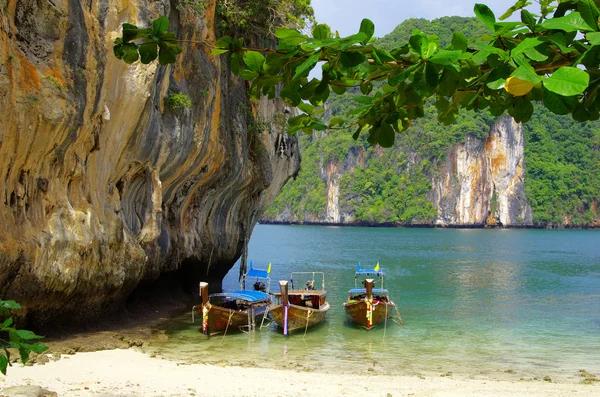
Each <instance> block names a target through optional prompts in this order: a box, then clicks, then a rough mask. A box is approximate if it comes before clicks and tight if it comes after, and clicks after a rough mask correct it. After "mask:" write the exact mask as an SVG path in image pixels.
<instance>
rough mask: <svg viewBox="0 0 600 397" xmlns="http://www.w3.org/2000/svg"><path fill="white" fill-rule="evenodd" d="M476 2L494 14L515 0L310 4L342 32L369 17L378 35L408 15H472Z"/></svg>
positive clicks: (330, 0)
mask: <svg viewBox="0 0 600 397" xmlns="http://www.w3.org/2000/svg"><path fill="white" fill-rule="evenodd" d="M476 2H481V3H484V4H486V5H487V6H488V7H490V8H491V9H492V10H493V11H494V13H495V14H496V17H498V16H500V15H502V14H503V13H504V11H506V10H507V9H508V8H510V7H511V6H512V5H513V4H515V2H516V0H487V1H486V0H477V1H466V0H454V1H453V0H421V1H419V0H412V1H407V0H400V1H394V0H312V5H313V7H314V9H315V14H316V17H317V21H319V22H322V23H327V24H328V25H329V26H331V28H332V29H333V30H334V31H335V30H338V31H339V32H340V35H342V36H347V35H350V34H353V33H356V32H358V29H359V27H360V21H361V20H362V19H363V18H369V19H370V20H372V21H373V22H374V23H375V35H376V36H377V37H381V36H384V35H386V34H388V33H389V32H391V31H392V30H393V29H394V28H395V27H396V26H398V25H399V24H400V23H402V21H404V20H405V19H408V18H426V19H435V18H440V17H443V16H453V15H458V16H463V17H470V16H475V14H474V13H473V6H474V5H475V3H476Z"/></svg>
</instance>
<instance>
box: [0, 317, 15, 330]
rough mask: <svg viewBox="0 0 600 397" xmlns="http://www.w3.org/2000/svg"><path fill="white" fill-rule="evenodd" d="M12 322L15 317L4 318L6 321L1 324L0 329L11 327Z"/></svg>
mask: <svg viewBox="0 0 600 397" xmlns="http://www.w3.org/2000/svg"><path fill="white" fill-rule="evenodd" d="M12 323H13V319H12V317H9V318H7V319H6V320H4V322H3V323H2V324H1V325H0V329H5V328H6V327H9V326H10V325H11V324H12Z"/></svg>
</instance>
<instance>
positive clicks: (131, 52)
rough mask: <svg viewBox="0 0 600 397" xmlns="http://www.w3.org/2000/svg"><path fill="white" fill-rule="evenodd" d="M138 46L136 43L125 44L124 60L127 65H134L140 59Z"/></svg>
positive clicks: (123, 49)
mask: <svg viewBox="0 0 600 397" xmlns="http://www.w3.org/2000/svg"><path fill="white" fill-rule="evenodd" d="M139 57H140V56H139V54H138V46H137V45H136V44H134V43H127V44H123V47H122V58H121V59H123V61H124V62H125V63H128V64H132V63H134V62H135V61H137V60H138V58H139Z"/></svg>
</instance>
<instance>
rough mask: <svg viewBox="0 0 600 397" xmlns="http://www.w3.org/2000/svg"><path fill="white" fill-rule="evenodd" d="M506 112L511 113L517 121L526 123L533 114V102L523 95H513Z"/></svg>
mask: <svg viewBox="0 0 600 397" xmlns="http://www.w3.org/2000/svg"><path fill="white" fill-rule="evenodd" d="M508 114H509V115H511V116H512V117H513V118H514V119H515V121H516V122H517V123H526V122H527V121H529V120H530V119H531V116H532V115H533V104H532V103H531V101H529V100H528V99H526V98H525V97H515V98H514V100H513V102H512V104H511V106H510V107H509V108H508Z"/></svg>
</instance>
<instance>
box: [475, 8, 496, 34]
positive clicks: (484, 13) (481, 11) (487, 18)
mask: <svg viewBox="0 0 600 397" xmlns="http://www.w3.org/2000/svg"><path fill="white" fill-rule="evenodd" d="M473 11H475V15H477V18H478V19H479V20H480V21H481V22H483V24H484V25H485V26H487V28H488V29H489V30H491V31H492V32H495V31H496V29H495V27H494V25H495V24H496V16H495V15H494V13H493V12H492V10H490V8H489V7H488V6H486V5H485V4H475V7H474V9H473Z"/></svg>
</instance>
